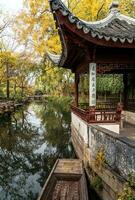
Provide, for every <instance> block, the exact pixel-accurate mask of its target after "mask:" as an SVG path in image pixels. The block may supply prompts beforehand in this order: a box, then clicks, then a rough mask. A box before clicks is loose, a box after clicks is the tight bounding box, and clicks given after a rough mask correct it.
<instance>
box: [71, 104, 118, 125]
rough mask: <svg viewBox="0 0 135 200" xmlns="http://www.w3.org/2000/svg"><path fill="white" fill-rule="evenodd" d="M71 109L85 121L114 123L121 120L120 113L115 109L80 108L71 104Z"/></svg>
mask: <svg viewBox="0 0 135 200" xmlns="http://www.w3.org/2000/svg"><path fill="white" fill-rule="evenodd" d="M71 110H72V112H73V113H74V114H76V115H77V116H79V117H80V118H81V119H82V120H84V121H86V122H87V123H116V122H120V120H121V114H119V113H117V112H116V111H110V110H98V109H95V110H91V109H89V108H88V109H86V108H85V109H82V108H79V107H76V106H73V105H72V106H71Z"/></svg>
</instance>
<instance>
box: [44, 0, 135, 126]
mask: <svg viewBox="0 0 135 200" xmlns="http://www.w3.org/2000/svg"><path fill="white" fill-rule="evenodd" d="M50 6H51V10H52V13H53V16H54V20H55V23H56V27H57V28H58V32H59V35H60V40H61V44H62V54H61V55H53V54H51V53H48V56H49V57H50V59H51V60H52V61H53V62H54V63H55V64H56V65H58V66H60V67H63V68H67V69H71V71H72V72H73V73H74V74H75V106H73V107H72V112H73V113H75V114H76V115H78V116H79V117H81V118H82V119H83V120H85V121H87V122H90V123H95V122H99V123H103V122H104V123H108V122H111V123H114V122H117V121H119V120H120V113H121V108H120V106H118V108H117V109H116V111H112V110H110V109H107V108H106V110H105V109H104V110H103V109H99V108H97V107H96V74H97V73H99V74H100V73H106V74H123V83H124V92H123V105H124V109H125V110H126V108H127V85H128V74H130V73H134V72H135V19H134V18H131V17H128V16H125V15H123V14H121V13H120V11H119V9H118V3H117V2H113V3H112V5H111V6H110V10H109V14H108V16H107V17H106V18H105V19H103V20H100V21H96V22H86V21H84V20H81V19H79V18H78V17H76V16H74V15H73V14H72V13H71V12H70V10H69V9H68V8H67V7H66V6H65V5H64V3H63V2H62V1H61V0H50ZM83 73H89V108H88V109H81V108H79V107H78V83H79V76H80V74H83Z"/></svg>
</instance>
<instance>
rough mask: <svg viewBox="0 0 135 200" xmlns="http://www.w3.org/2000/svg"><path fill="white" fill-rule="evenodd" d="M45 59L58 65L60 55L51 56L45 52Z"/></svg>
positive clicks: (51, 54)
mask: <svg viewBox="0 0 135 200" xmlns="http://www.w3.org/2000/svg"><path fill="white" fill-rule="evenodd" d="M47 57H48V58H49V59H50V60H51V61H52V62H53V63H54V64H55V65H59V62H60V60H61V54H53V53H50V52H49V51H47Z"/></svg>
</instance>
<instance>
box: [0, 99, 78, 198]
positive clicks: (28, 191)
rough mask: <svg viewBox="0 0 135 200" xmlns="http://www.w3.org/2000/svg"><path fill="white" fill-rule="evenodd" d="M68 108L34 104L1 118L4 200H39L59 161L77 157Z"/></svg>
mask: <svg viewBox="0 0 135 200" xmlns="http://www.w3.org/2000/svg"><path fill="white" fill-rule="evenodd" d="M65 101H66V102H65ZM68 105H69V104H68V101H67V100H61V101H60V100H49V101H48V103H42V104H36V103H32V104H30V105H28V106H26V107H25V108H24V109H23V110H19V111H18V112H16V113H15V114H14V115H12V116H11V118H9V120H7V121H6V120H2V119H0V200H21V199H22V200H25V199H27V200H34V199H36V198H37V196H38V193H39V192H40V190H41V188H42V186H43V184H44V182H45V180H46V178H47V176H48V174H49V173H50V170H51V169H52V166H53V164H54V162H55V161H56V159H57V158H62V157H65V158H71V157H74V152H73V148H72V145H71V143H70V134H69V133H70V112H69V107H68Z"/></svg>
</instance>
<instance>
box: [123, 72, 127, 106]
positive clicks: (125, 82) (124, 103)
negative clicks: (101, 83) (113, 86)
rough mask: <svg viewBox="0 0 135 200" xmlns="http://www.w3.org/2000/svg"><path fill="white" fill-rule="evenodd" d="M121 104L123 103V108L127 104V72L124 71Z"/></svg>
mask: <svg viewBox="0 0 135 200" xmlns="http://www.w3.org/2000/svg"><path fill="white" fill-rule="evenodd" d="M123 84H124V88H123V105H124V110H126V109H127V106H128V74H127V73H124V74H123Z"/></svg>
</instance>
